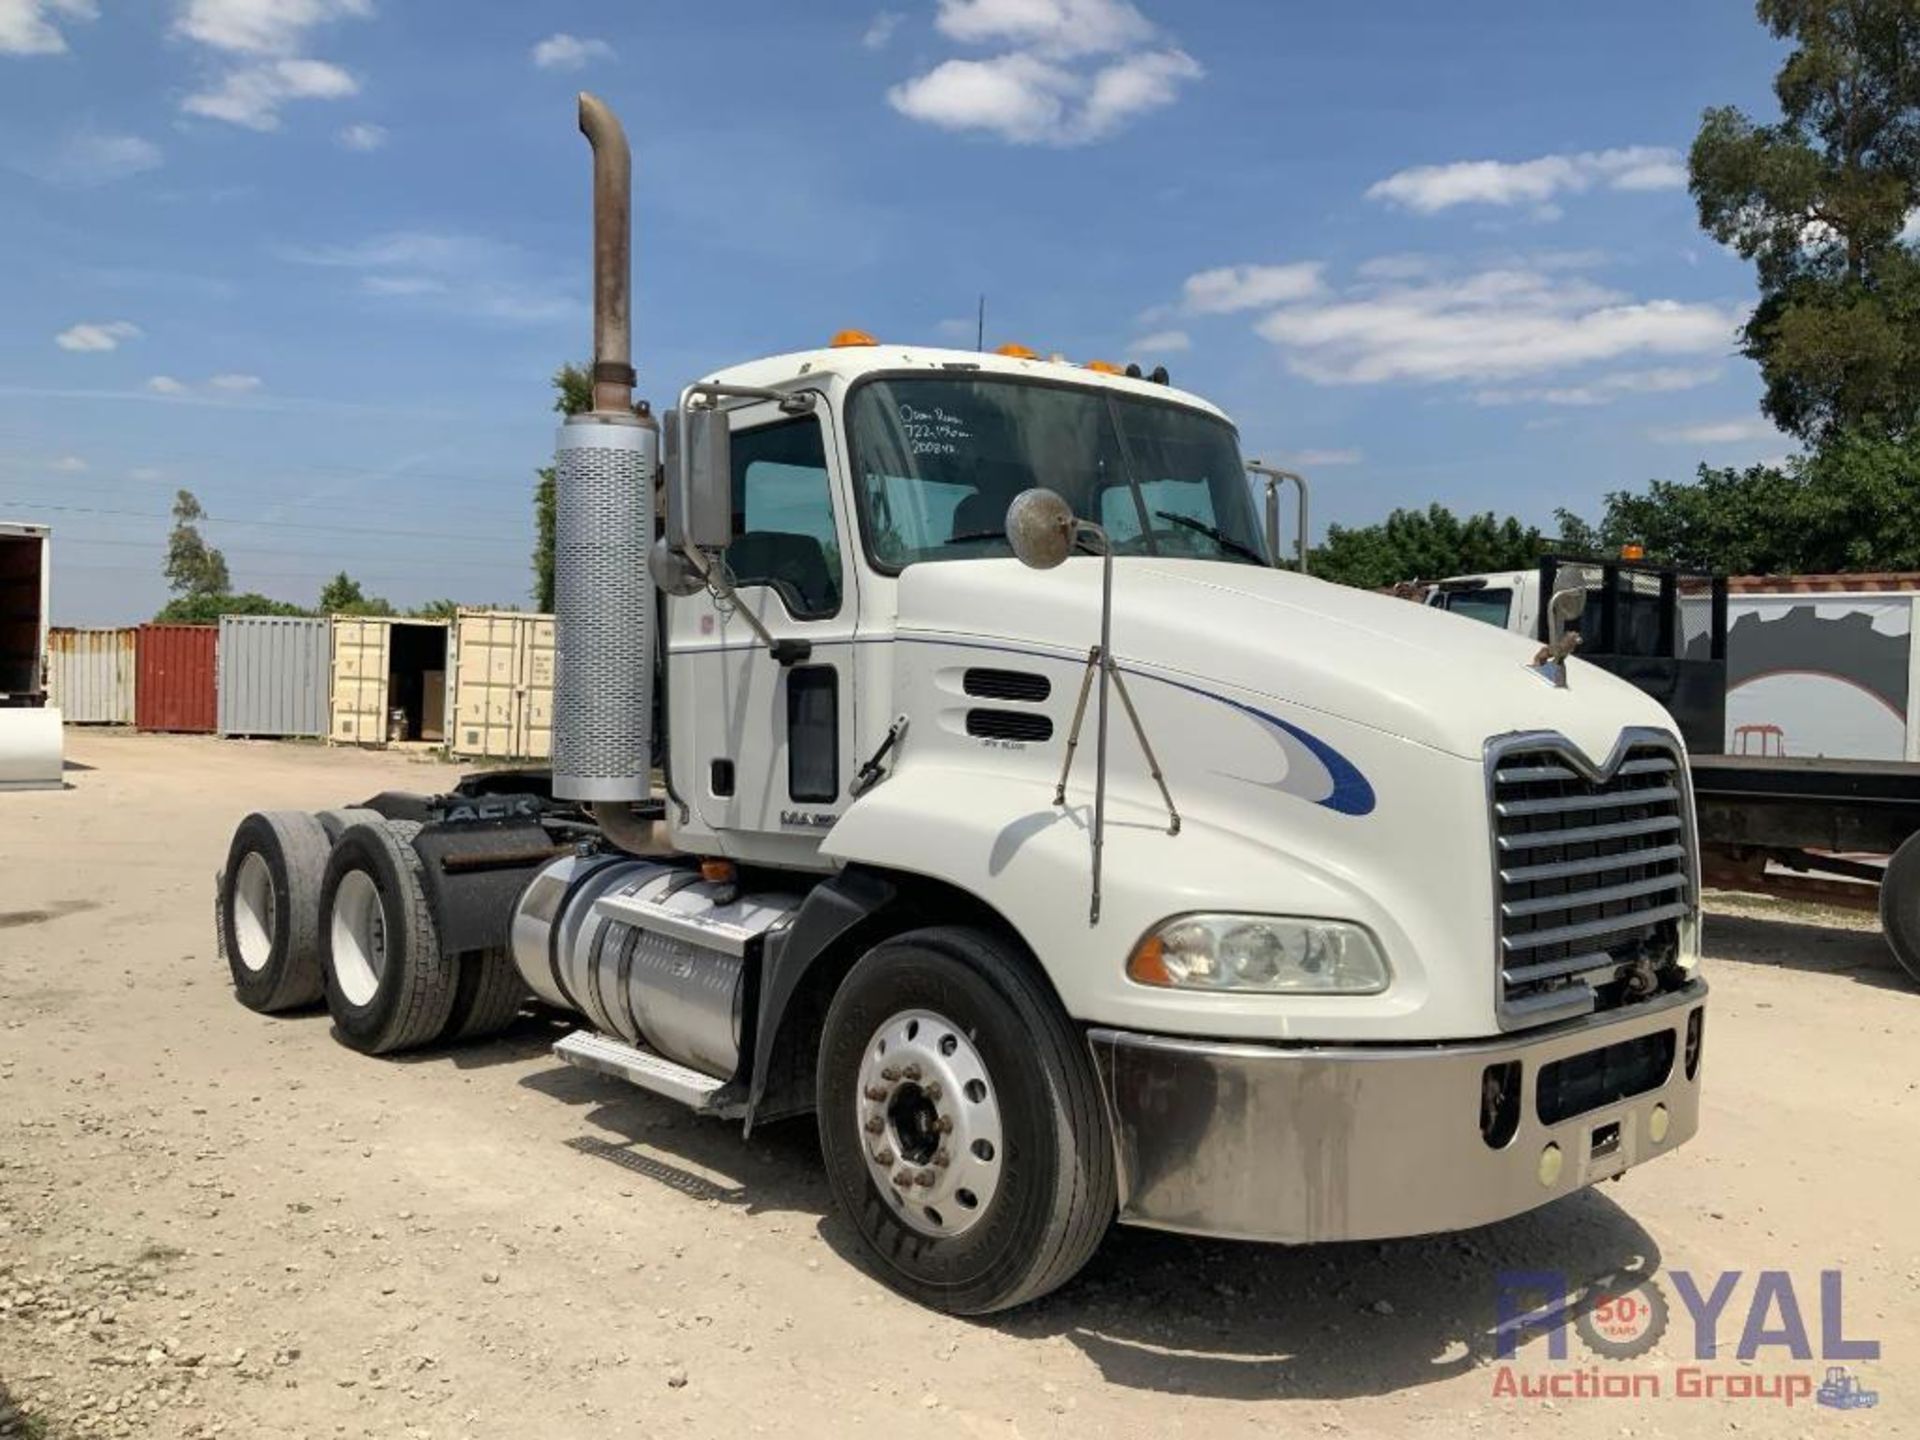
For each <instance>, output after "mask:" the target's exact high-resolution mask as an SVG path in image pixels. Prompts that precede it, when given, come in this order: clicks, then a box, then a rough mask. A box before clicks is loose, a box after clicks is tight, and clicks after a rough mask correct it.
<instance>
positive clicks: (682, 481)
mask: <svg viewBox="0 0 1920 1440" xmlns="http://www.w3.org/2000/svg"><path fill="white" fill-rule="evenodd" d="M677 431H678V433H677V434H676V436H675V439H676V440H677V441H678V444H677V445H676V446H675V447H674V448H675V459H676V461H677V463H676V464H675V466H674V471H673V483H671V484H670V485H669V486H668V487H667V541H668V543H669V544H670V545H672V546H673V547H674V548H676V549H683V548H686V547H688V546H691V547H692V548H694V549H696V550H724V549H726V548H727V546H728V545H729V544H730V543H731V542H732V540H733V443H732V435H731V433H730V432H729V431H728V429H727V415H726V412H725V411H724V410H720V409H717V408H715V407H713V406H697V407H694V408H691V409H687V410H683V411H682V412H680V420H679V425H678V427H677Z"/></svg>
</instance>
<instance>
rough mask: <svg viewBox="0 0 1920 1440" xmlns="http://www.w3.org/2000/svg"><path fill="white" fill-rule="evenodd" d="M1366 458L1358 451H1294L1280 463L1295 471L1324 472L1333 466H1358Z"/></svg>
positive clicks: (1281, 458)
mask: <svg viewBox="0 0 1920 1440" xmlns="http://www.w3.org/2000/svg"><path fill="white" fill-rule="evenodd" d="M1364 459H1366V456H1364V455H1362V454H1361V453H1360V452H1359V451H1358V450H1296V451H1295V452H1294V453H1293V454H1291V455H1282V456H1281V457H1280V463H1281V464H1282V465H1286V466H1288V467H1290V468H1292V469H1295V470H1326V469H1328V468H1330V467H1332V466H1335V465H1358V464H1359V463H1360V462H1361V461H1362V460H1364Z"/></svg>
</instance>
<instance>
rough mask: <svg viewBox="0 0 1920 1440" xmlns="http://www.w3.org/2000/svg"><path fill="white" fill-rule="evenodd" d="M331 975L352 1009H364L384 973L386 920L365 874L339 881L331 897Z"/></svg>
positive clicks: (377, 893) (353, 874) (354, 872)
mask: <svg viewBox="0 0 1920 1440" xmlns="http://www.w3.org/2000/svg"><path fill="white" fill-rule="evenodd" d="M331 939H332V941H333V975H334V979H335V980H336V981H337V982H338V983H339V986H340V993H341V994H343V995H345V996H346V997H347V1003H348V1004H351V1005H365V1004H367V1003H368V1002H369V1001H371V1000H372V999H373V997H374V995H375V994H377V993H378V992H379V989H380V977H381V976H382V975H384V974H386V970H387V916H386V912H385V910H383V909H382V908H381V905H380V891H379V889H378V888H377V887H376V886H375V885H374V883H373V877H372V876H370V875H368V874H367V872H366V871H364V870H349V871H348V872H347V873H346V874H345V875H342V876H341V877H340V885H339V888H338V889H336V890H335V891H334V896H333V934H332V936H331Z"/></svg>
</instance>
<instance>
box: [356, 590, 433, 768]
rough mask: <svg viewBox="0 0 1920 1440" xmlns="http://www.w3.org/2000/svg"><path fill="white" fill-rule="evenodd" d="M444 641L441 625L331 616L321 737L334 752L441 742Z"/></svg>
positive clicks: (393, 618)
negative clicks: (326, 715) (328, 688)
mask: <svg viewBox="0 0 1920 1440" xmlns="http://www.w3.org/2000/svg"><path fill="white" fill-rule="evenodd" d="M447 639H448V625H447V622H446V621H445V620H410V619H404V618H401V617H399V616H390V615H335V616H334V617H333V677H332V678H333V685H332V691H333V700H332V704H331V707H330V715H331V720H330V724H329V726H328V731H327V734H328V737H329V738H330V739H332V740H333V741H334V742H335V743H336V744H340V745H385V744H387V743H388V742H389V740H393V739H398V740H400V741H403V742H422V743H427V744H438V743H439V742H441V741H443V740H444V739H445V738H446V735H445V732H444V730H442V729H440V728H438V722H441V721H442V720H443V717H444V716H445V714H446V698H445V690H446V673H447ZM436 683H437V684H438V686H439V689H440V692H441V693H440V694H439V695H438V696H433V694H432V692H433V690H434V687H435V685H436ZM430 697H431V698H430ZM396 711H397V712H399V717H400V718H399V721H398V726H397V728H398V729H399V731H400V732H401V733H400V734H399V735H397V736H396V735H394V734H393V733H392V732H393V730H394V728H395V725H396V722H395V712H396Z"/></svg>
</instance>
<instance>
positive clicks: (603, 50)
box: [532, 30, 613, 70]
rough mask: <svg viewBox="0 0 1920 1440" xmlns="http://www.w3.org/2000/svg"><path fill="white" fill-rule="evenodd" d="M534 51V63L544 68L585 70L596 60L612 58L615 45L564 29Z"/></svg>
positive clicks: (548, 38) (544, 41)
mask: <svg viewBox="0 0 1920 1440" xmlns="http://www.w3.org/2000/svg"><path fill="white" fill-rule="evenodd" d="M532 53H533V63H534V64H535V65H537V66H539V67H540V69H542V70H583V69H585V68H586V67H587V66H588V65H591V64H592V63H593V62H594V61H596V60H611V59H612V58H613V46H611V45H609V44H608V43H607V42H606V41H604V40H595V39H591V38H582V37H581V36H578V35H569V34H567V33H566V32H565V31H564V30H563V31H560V32H558V33H556V34H553V35H549V36H548V37H547V38H546V39H544V40H542V41H541V42H540V43H539V44H537V45H535V46H534V47H533V52H532Z"/></svg>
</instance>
